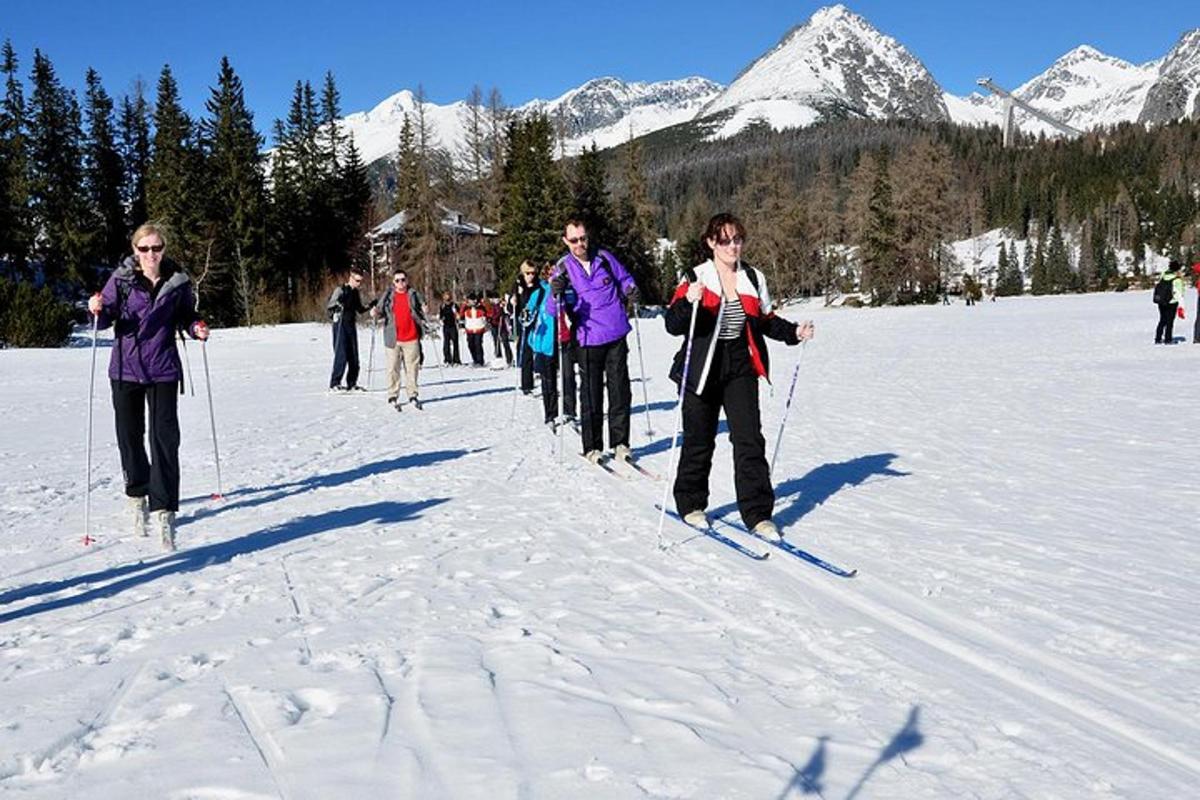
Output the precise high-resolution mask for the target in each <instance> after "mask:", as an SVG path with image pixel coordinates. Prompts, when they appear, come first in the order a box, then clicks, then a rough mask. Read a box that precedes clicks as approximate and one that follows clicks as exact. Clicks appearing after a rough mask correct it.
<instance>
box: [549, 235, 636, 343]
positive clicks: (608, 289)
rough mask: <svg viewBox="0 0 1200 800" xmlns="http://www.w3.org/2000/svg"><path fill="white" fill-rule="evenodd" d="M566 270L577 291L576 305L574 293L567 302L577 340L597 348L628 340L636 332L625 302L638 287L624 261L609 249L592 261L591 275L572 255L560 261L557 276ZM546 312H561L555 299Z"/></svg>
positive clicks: (597, 253) (566, 299)
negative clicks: (572, 297)
mask: <svg viewBox="0 0 1200 800" xmlns="http://www.w3.org/2000/svg"><path fill="white" fill-rule="evenodd" d="M605 261H607V262H608V263H607V264H606V263H604V262H605ZM564 270H565V271H566V273H567V278H569V279H570V281H571V287H572V288H573V289H574V290H575V292H574V295H575V297H574V302H571V296H570V294H568V295H567V296H566V297H565V298H564V301H563V305H564V306H565V307H566V310H567V313H568V314H569V315H570V316H571V319H572V322H573V324H574V330H575V341H576V342H578V343H579V344H581V345H582V346H584V347H596V346H599V345H603V344H608V343H609V342H615V341H617V340H618V339H623V338H625V335H626V334H627V333H629V331H630V330H632V329H631V327H630V325H629V317H628V316H627V315H626V314H625V305H624V303H623V302H622V301H623V300H624V298H625V295H626V294H628V293H629V291H630V290H631V289H633V288H634V286H635V284H634V282H633V276H631V275H630V274H629V273H628V272H626V271H625V267H623V266H621V262H620V261H617V259H616V257H615V256H613V254H612V253H610V252H608V251H607V250H599V251H597V252H596V255H595V256H594V257H593V258H592V274H591V275H588V274H587V272H586V271H584V268H583V266H582V265H580V263H579V261H578V260H577V259H576V258H575V256H574V255H572V254H570V253H568V254H567V255H565V256H563V257H562V258H560V259H559V260H558V264H557V265H556V266H555V268H554V274H555V275H558V274H560V273H562V272H563V271H564ZM546 311H547V312H548V313H549V314H551V315H554V314H557V313H558V304H557V303H556V302H555V299H554V298H553V297H548V298H546Z"/></svg>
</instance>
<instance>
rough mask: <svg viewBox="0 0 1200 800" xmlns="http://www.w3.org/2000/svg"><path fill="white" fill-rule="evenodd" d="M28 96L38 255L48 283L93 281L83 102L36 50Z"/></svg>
mask: <svg viewBox="0 0 1200 800" xmlns="http://www.w3.org/2000/svg"><path fill="white" fill-rule="evenodd" d="M32 84H33V91H32V93H31V94H30V98H29V153H30V193H29V194H30V205H31V208H32V214H33V228H34V230H37V231H39V236H38V240H37V244H36V246H35V254H36V255H37V256H38V257H40V258H41V261H42V270H43V274H44V275H45V277H46V280H47V281H48V282H50V283H52V284H53V283H56V282H59V281H62V280H66V281H69V282H71V283H75V284H77V285H78V284H82V285H84V286H90V285H92V284H94V283H95V280H94V277H93V276H92V275H91V269H90V266H91V265H90V264H89V263H88V261H87V259H88V253H89V252H90V246H91V241H90V240H91V236H90V235H89V232H90V227H89V225H88V209H87V205H86V201H85V198H84V196H83V195H82V194H81V193H80V192H79V187H80V186H81V185H82V183H83V180H82V178H83V174H82V166H81V162H82V157H83V153H82V149H83V141H82V140H83V131H82V120H81V118H80V112H79V104H78V103H77V102H76V101H75V96H74V94H73V93H71V92H69V91H67V90H66V89H64V88H63V86H62V84H61V83H59V80H58V77H57V75H55V73H54V67H53V65H51V63H50V60H49V59H48V58H46V57H45V56H44V55H42V53H41V51H38V50H35V51H34V54H33V76H32Z"/></svg>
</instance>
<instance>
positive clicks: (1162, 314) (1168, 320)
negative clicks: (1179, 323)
mask: <svg viewBox="0 0 1200 800" xmlns="http://www.w3.org/2000/svg"><path fill="white" fill-rule="evenodd" d="M1178 308H1179V304H1178V303H1159V304H1158V327H1157V328H1155V329H1154V343H1155V344H1160V343H1166V344H1170V343H1171V342H1173V341H1174V340H1175V312H1176V310H1177V309H1178Z"/></svg>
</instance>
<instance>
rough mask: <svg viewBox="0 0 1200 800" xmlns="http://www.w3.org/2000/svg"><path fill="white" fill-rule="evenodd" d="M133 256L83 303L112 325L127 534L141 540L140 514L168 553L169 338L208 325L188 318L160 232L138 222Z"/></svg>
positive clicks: (172, 502) (187, 287)
mask: <svg viewBox="0 0 1200 800" xmlns="http://www.w3.org/2000/svg"><path fill="white" fill-rule="evenodd" d="M132 242H133V255H132V256H130V257H128V258H126V259H125V260H124V261H123V262H122V263H121V266H120V267H118V268H117V269H116V271H114V272H113V274H112V276H111V277H110V278H109V279H108V283H106V284H105V285H104V290H103V291H102V292H101V293H99V294H96V295H93V296H92V298H91V299H90V300H89V301H88V310H89V311H90V312H91V313H93V314H95V315H96V317H97V320H96V324H97V327H99V328H108V327H109V326H110V325H111V326H112V327H113V333H114V341H113V348H112V359H111V360H110V361H109V365H108V377H109V380H110V381H111V382H112V399H113V410H114V411H115V412H116V421H117V447H118V448H119V449H120V451H121V469H122V471H123V472H124V474H125V494H126V495H127V496H128V497H129V503H130V507H131V510H132V513H133V520H134V525H133V527H134V532H135V534H136V535H141V536H146V535H147V528H146V524H147V516H148V515H149V514H153V515H154V520H155V524H156V527H157V528H158V531H159V533H160V535H161V536H162V543H163V547H165V548H166V549H168V550H174V549H175V512H176V511H178V510H179V415H178V408H177V403H178V396H179V393H180V392H181V391H182V389H183V370H182V369H180V364H179V351H178V350H176V349H175V333H176V331H178V330H183V329H187V331H188V332H189V333H190V334H191V335H192V337H193V338H195V339H200V340H204V339H207V338H208V326H207V325H206V324H205V323H204V320H202V319H200V318H198V317H197V316H196V302H195V296H194V295H193V293H192V280H191V278H189V277H188V275H187V273H186V272H184V271H183V270H182V269H181V268H180V267H179V266H178V265H177V264H176V263H175V262H173V261H171V260H170V259H169V258H166V257H165V256H164V255H163V253H164V251H165V250H166V246H167V237H166V232H165V230H164V228H163V227H162V226H161V225H157V224H155V223H150V222H148V223H146V224H144V225H142V226H141V227H140V228H138V229H137V230H136V231H134V234H133V238H132ZM147 406H149V408H150V457H149V458H147V457H146V448H145V442H144V436H145V430H146V407H147Z"/></svg>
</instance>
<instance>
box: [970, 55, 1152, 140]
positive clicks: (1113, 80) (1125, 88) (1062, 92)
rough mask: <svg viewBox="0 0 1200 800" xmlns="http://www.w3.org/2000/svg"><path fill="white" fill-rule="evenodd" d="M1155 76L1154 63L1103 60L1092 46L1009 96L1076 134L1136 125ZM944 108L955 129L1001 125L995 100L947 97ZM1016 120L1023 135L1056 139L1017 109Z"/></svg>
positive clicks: (1066, 57) (974, 95)
mask: <svg viewBox="0 0 1200 800" xmlns="http://www.w3.org/2000/svg"><path fill="white" fill-rule="evenodd" d="M1157 75H1158V62H1152V63H1151V64H1146V65H1141V66H1138V65H1135V64H1131V63H1129V62H1128V61H1124V60H1122V59H1119V58H1115V57H1113V56H1109V55H1105V54H1104V53H1101V52H1100V51H1099V50H1097V49H1095V48H1094V47H1091V46H1090V45H1081V46H1079V47H1076V48H1075V49H1074V50H1072V51H1070V52H1069V53H1067V54H1065V55H1064V56H1062V57H1061V58H1059V59H1058V60H1056V61H1055V62H1054V63H1053V64H1052V65H1051V66H1050V68H1049V69H1047V70H1046V71H1044V72H1042V73H1041V74H1040V75H1038V76H1036V77H1035V78H1033V79H1032V80H1030V81H1027V82H1026V83H1024V84H1022V85H1021V86H1019V87H1017V88H1016V89H1013V90H1012V92H1013V94H1014V95H1016V96H1017V97H1019V98H1020V99H1022V100H1024V101H1025V102H1027V103H1029V104H1030V105H1032V106H1034V107H1035V108H1037V109H1038V110H1040V111H1043V112H1046V113H1048V114H1051V115H1052V116H1054V117H1055V118H1056V119H1059V120H1062V121H1063V122H1065V123H1067V124H1068V125H1071V126H1072V127H1075V128H1078V129H1079V130H1087V129H1089V128H1093V127H1096V126H1098V125H1115V124H1116V123H1118V122H1132V121H1134V120H1136V119H1137V118H1138V114H1139V113H1141V110H1142V107H1143V106H1144V105H1145V103H1146V96H1147V93H1148V92H1149V91H1150V87H1151V85H1152V83H1153V82H1154V80H1155V78H1156V77H1157ZM946 106H947V108H948V109H949V110H950V117H951V119H953V120H954V121H955V122H957V123H959V124H964V125H978V124H991V125H1000V124H1001V123H1002V122H1003V113H1004V112H1003V103H1002V100H1001V98H999V97H996V96H994V95H989V96H987V97H986V98H985V97H982V96H981V95H979V94H977V93H972V94H971V95H969V96H968V97H965V98H954V99H951V98H949V97H948V98H947V101H946ZM1016 117H1017V124H1018V126H1019V127H1020V129H1021V130H1022V131H1025V132H1026V133H1035V134H1036V133H1044V134H1046V135H1047V136H1057V135H1059V134H1058V132H1057V131H1056V130H1055V129H1054V128H1053V127H1052V126H1050V125H1047V124H1046V123H1045V122H1042V121H1041V120H1039V119H1036V118H1035V117H1032V116H1030V115H1029V114H1028V113H1026V112H1025V111H1023V110H1021V109H1020V108H1018V109H1017V112H1016Z"/></svg>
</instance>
